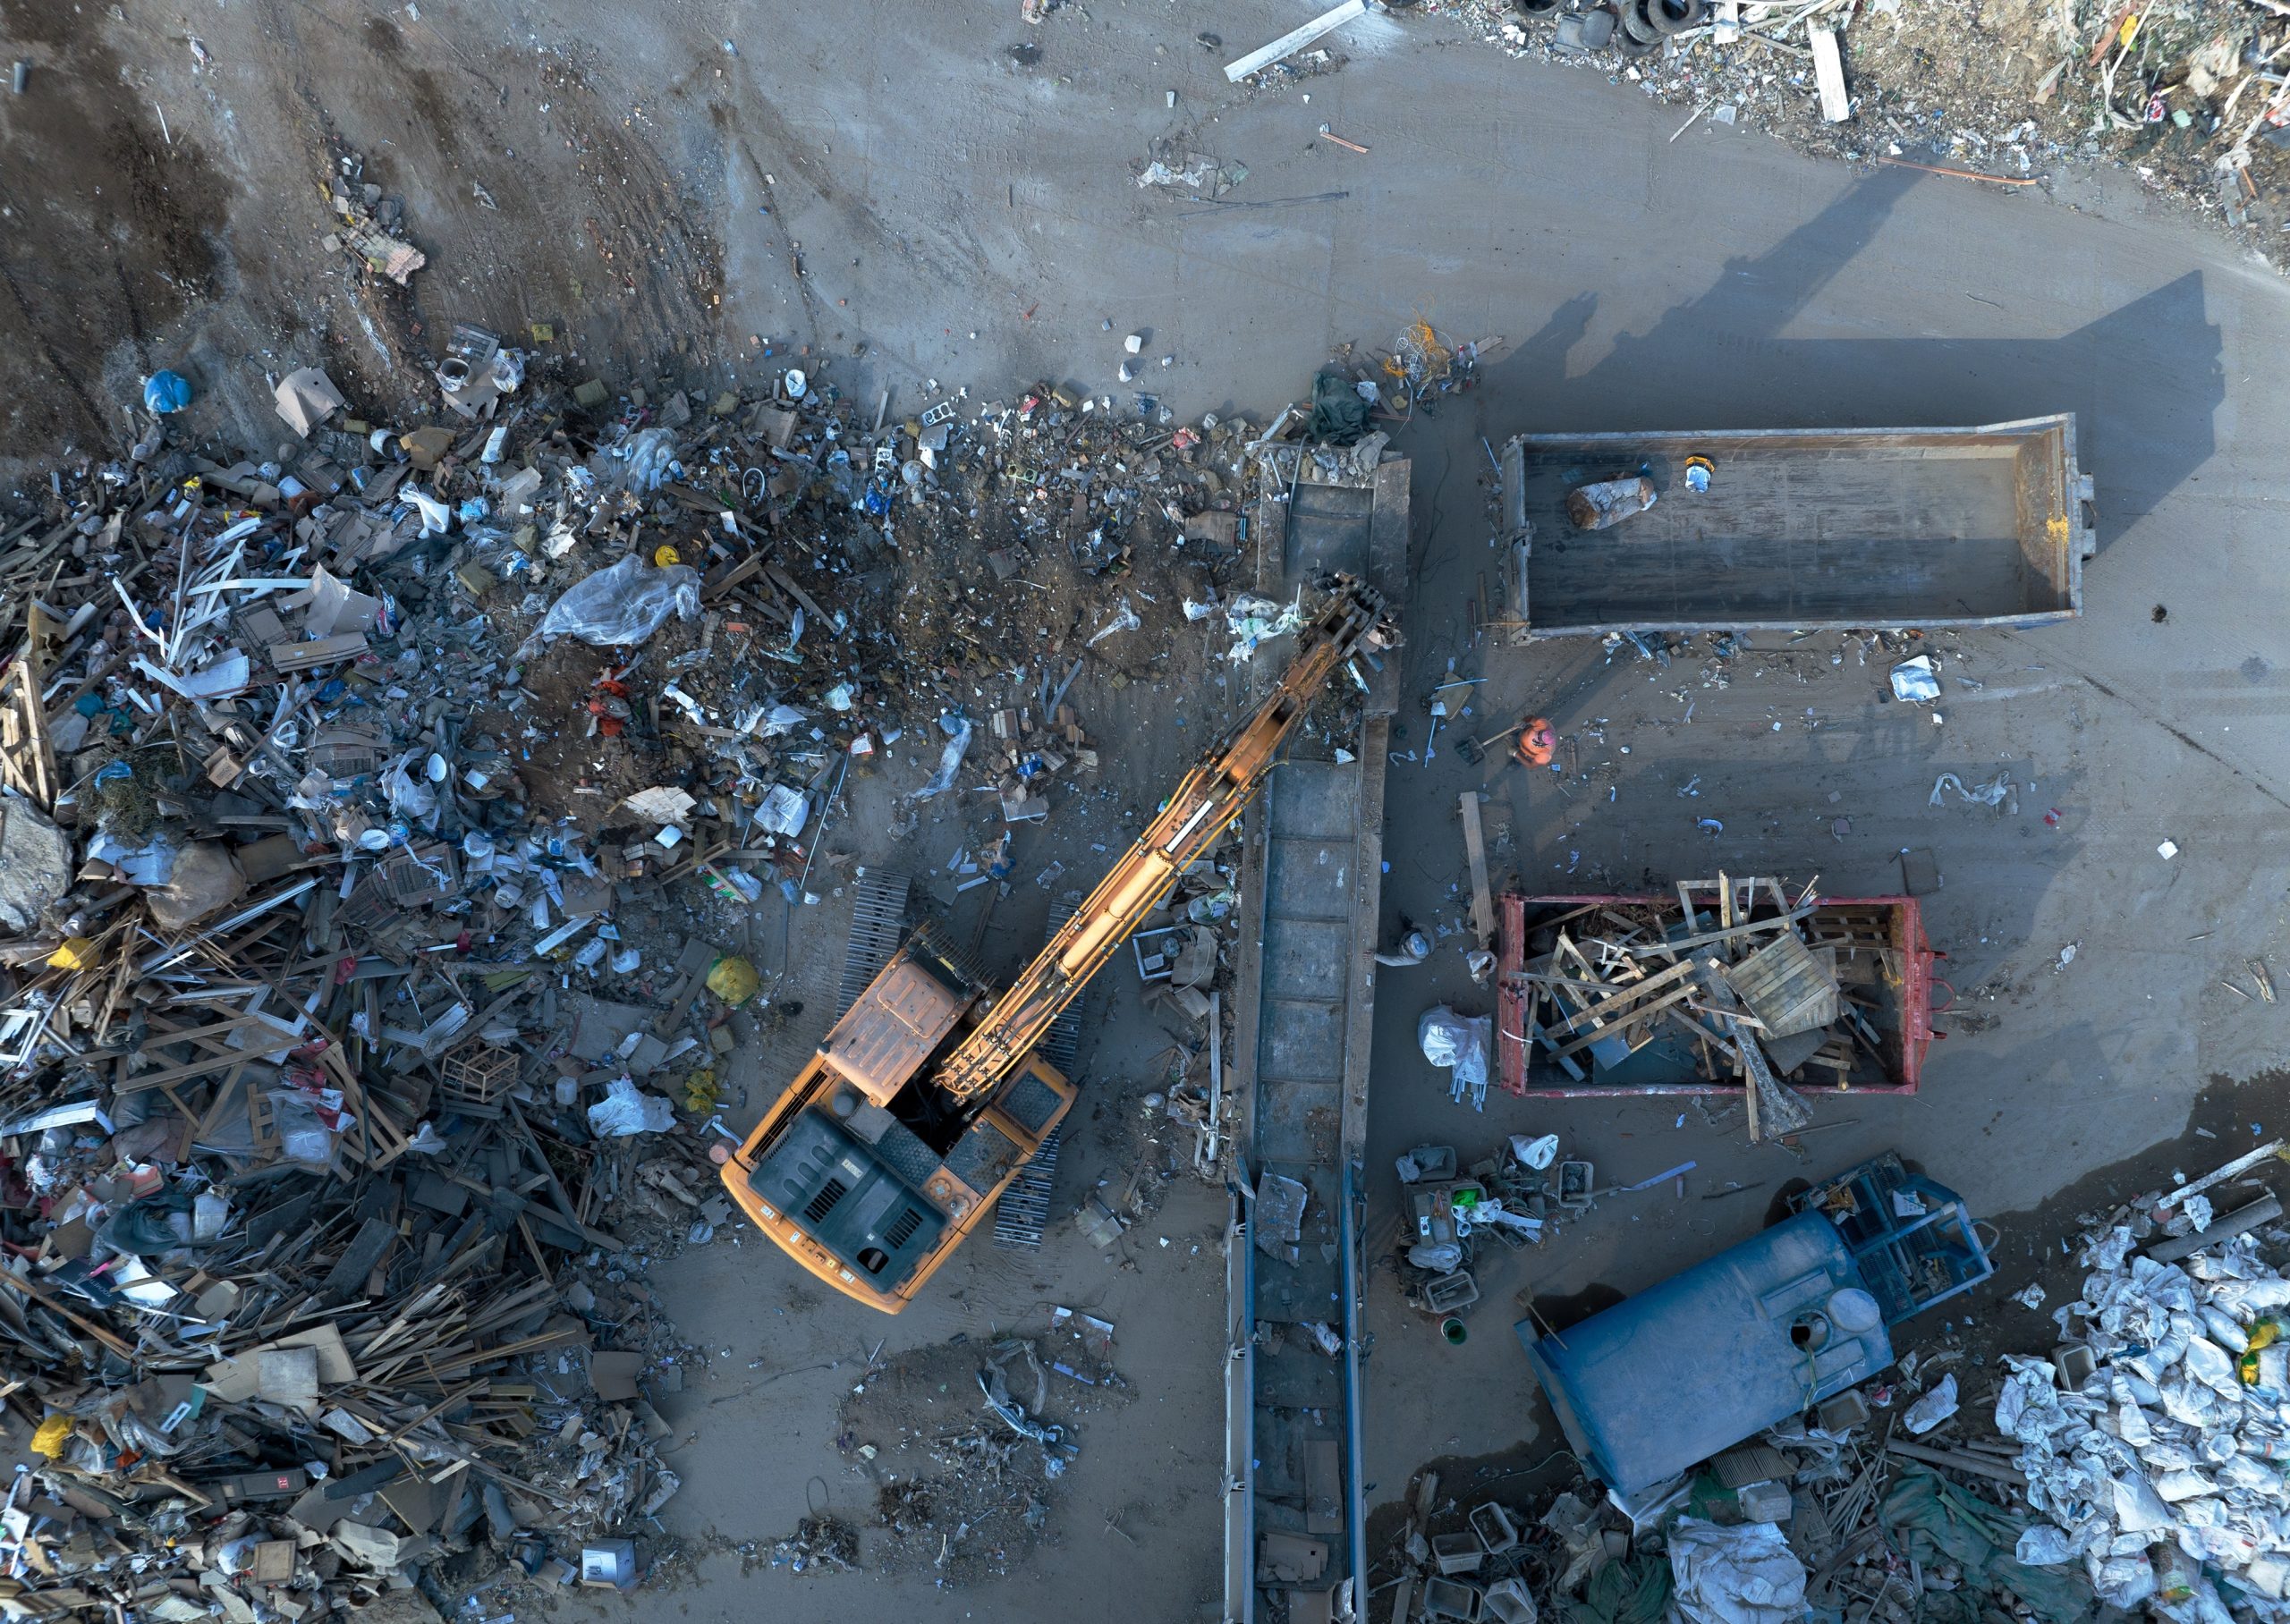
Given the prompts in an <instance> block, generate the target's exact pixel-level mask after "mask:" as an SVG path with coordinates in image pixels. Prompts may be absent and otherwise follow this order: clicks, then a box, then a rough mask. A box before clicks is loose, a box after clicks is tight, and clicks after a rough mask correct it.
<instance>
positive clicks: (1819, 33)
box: [1805, 22, 1853, 124]
mask: <svg viewBox="0 0 2290 1624" xmlns="http://www.w3.org/2000/svg"><path fill="white" fill-rule="evenodd" d="M1805 38H1806V40H1807V41H1808V42H1809V43H1810V44H1811V46H1812V47H1813V82H1814V83H1815V84H1816V85H1817V86H1819V89H1820V93H1821V118H1822V120H1823V122H1825V123H1831V124H1842V123H1845V122H1846V121H1847V120H1849V119H1850V118H1852V116H1853V97H1852V96H1851V95H1850V94H1849V93H1848V92H1847V91H1846V90H1845V53H1844V51H1843V50H1842V49H1840V48H1839V47H1838V46H1837V43H1836V30H1835V29H1832V28H1824V27H1822V26H1821V25H1820V24H1819V23H1817V22H1816V23H1807V24H1806V25H1805Z"/></svg>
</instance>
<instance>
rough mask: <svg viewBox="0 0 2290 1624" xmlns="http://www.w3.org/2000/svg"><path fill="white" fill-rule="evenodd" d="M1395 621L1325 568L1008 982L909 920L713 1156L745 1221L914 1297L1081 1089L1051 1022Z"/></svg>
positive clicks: (803, 1253)
mask: <svg viewBox="0 0 2290 1624" xmlns="http://www.w3.org/2000/svg"><path fill="white" fill-rule="evenodd" d="M1394 640H1395V639H1394V637H1393V634H1392V631H1391V629H1390V627H1389V626H1388V624H1387V622H1386V620H1385V609H1384V602H1383V599H1382V597H1381V596H1380V595H1379V594H1378V593H1376V592H1375V591H1373V590H1372V589H1370V588H1367V587H1365V586H1362V585H1361V584H1360V583H1358V582H1356V581H1353V580H1352V579H1349V578H1347V577H1342V576H1339V577H1337V578H1336V588H1335V590H1334V592H1333V594H1332V595H1331V596H1329V598H1328V599H1327V603H1326V604H1325V605H1323V606H1322V608H1321V609H1320V611H1319V613H1318V615H1316V616H1315V617H1314V619H1313V620H1312V622H1310V624H1309V625H1307V626H1306V627H1305V628H1304V629H1303V630H1302V631H1301V632H1300V633H1299V634H1298V639H1297V646H1296V653H1295V656H1294V657H1293V659H1292V660H1291V661H1290V662H1289V664H1288V667H1287V669H1286V670H1285V672H1282V674H1281V677H1280V681H1279V683H1278V685H1277V686H1276V688H1275V689H1274V690H1273V692H1272V694H1271V695H1270V696H1269V697H1268V698H1267V699H1266V700H1265V702H1264V703H1263V704H1262V705H1261V706H1258V707H1257V709H1256V711H1255V712H1254V713H1253V714H1252V715H1250V716H1248V717H1247V718H1246V719H1244V720H1243V722H1241V723H1239V725H1237V726H1236V727H1234V729H1233V731H1232V732H1229V733H1227V734H1226V736H1225V737H1224V739H1223V740H1220V741H1219V742H1218V743H1217V745H1216V746H1215V747H1214V748H1212V749H1209V751H1208V753H1207V754H1206V755H1204V756H1203V757H1202V758H1201V760H1200V763H1199V765H1196V766H1195V767H1194V768H1193V769H1192V771H1191V772H1190V773H1188V774H1185V777H1184V780H1183V782H1181V783H1180V784H1179V785H1178V786H1177V790H1176V792H1175V794H1173V795H1171V796H1170V797H1169V799H1168V800H1167V802H1166V804H1165V805H1164V806H1163V807H1162V808H1161V810H1160V812H1159V814H1158V816H1155V818H1154V819H1153V821H1152V823H1151V824H1150V825H1148V826H1147V828H1146V830H1145V832H1144V833H1142V834H1141V835H1140V836H1139V837H1138V839H1137V842H1136V843H1135V844H1134V845H1132V846H1131V847H1130V849H1129V850H1128V851H1127V852H1125V853H1124V855H1123V856H1122V858H1121V859H1120V860H1119V861H1118V862H1116V863H1115V865H1114V866H1113V867H1112V869H1111V870H1109V871H1108V872H1107V875H1106V876H1105V878H1104V879H1102V880H1101V881H1099V882H1098V886H1097V889H1096V890H1094V891H1092V892H1090V897H1089V900H1088V901H1085V902H1083V903H1082V905H1081V908H1080V909H1078V910H1076V912H1075V913H1074V914H1073V918H1070V919H1068V920H1067V921H1066V922H1065V923H1064V925H1063V926H1059V927H1058V929H1057V931H1056V934H1055V935H1052V936H1051V938H1050V940H1049V942H1048V943H1047V945H1046V946H1044V947H1043V949H1042V950H1041V952H1039V953H1037V954H1036V955H1035V956H1034V959H1033V961H1032V962H1031V963H1030V964H1029V965H1027V966H1026V968H1024V969H1023V970H1022V971H1021V972H1020V973H1019V975H1018V977H1017V978H1016V979H1015V980H1014V981H1013V982H1012V983H1011V984H1010V985H1009V987H1008V989H1007V990H1006V991H1004V992H1002V993H1001V994H998V995H997V994H995V993H994V992H993V991H992V989H991V988H989V987H988V986H987V985H985V984H984V983H983V981H982V980H981V979H980V977H978V976H977V975H976V974H975V973H974V972H972V971H971V969H969V968H967V967H966V966H965V965H964V964H963V962H962V961H961V960H959V959H958V958H957V957H956V956H955V955H954V954H953V953H951V952H947V951H946V950H945V949H943V948H941V947H940V946H938V945H937V943H935V942H934V941H933V940H932V939H931V938H930V937H929V934H928V933H927V932H918V933H917V934H916V935H914V936H912V937H911V938H909V939H908V941H907V942H906V943H905V944H904V945H903V946H902V947H900V949H899V950H898V952H895V953H894V954H893V955H892V956H891V960H890V962H889V963H888V964H886V965H885V966H884V967H883V969H882V971H881V972H880V973H879V974H878V975H877V976H876V977H875V979H874V980H873V981H872V982H870V983H869V985H868V986H867V989H866V990H865V991H864V992H862V993H861V994H860V995H859V997H858V999H857V1000H856V1001H855V1002H852V1006H851V1008H850V1009H849V1010H848V1011H846V1012H845V1013H844V1016H843V1018H842V1019H840V1020H838V1021H836V1022H835V1025H834V1027H833V1028H830V1029H829V1031H828V1032H827V1036H826V1037H825V1038H824V1039H823V1040H822V1041H821V1042H820V1044H819V1047H818V1052H817V1053H815V1054H813V1055H812V1056H811V1058H810V1061H809V1062H807V1063H806V1064H805V1065H804V1067H803V1070H802V1071H801V1072H800V1073H798V1074H797V1076H796V1077H795V1078H794V1080H793V1082H792V1083H790V1084H789V1085H788V1087H787V1089H786V1090H785V1093H783V1094H782V1095H780V1096H779V1098H778V1099H777V1100H776V1102H775V1103H774V1104H772V1106H771V1108H770V1109H769V1110H768V1111H766V1112H764V1115H763V1120H762V1121H760V1122H759V1123H758V1124H757V1126H756V1128H755V1130H754V1131H753V1132H752V1133H751V1134H750V1135H749V1136H748V1138H747V1139H746V1140H745V1141H744V1142H743V1143H742V1145H741V1146H740V1148H739V1149H738V1151H737V1152H735V1153H734V1155H733V1156H732V1158H731V1160H730V1161H729V1162H727V1163H725V1167H724V1183H725V1188H727V1189H729V1191H730V1192H731V1194H732V1197H733V1198H734V1200H735V1201H737V1202H738V1203H739V1205H740V1206H741V1208H742V1210H743V1211H744V1212H745V1213H746V1214H747V1215H748V1217H749V1218H750V1219H751V1221H753V1222H754V1223H755V1224H756V1226H757V1227H758V1228H759V1229H760V1230H761V1231H763V1232H764V1233H765V1234H767V1235H768V1236H769V1237H770V1238H771V1239H772V1240H773V1241H774V1242H775V1243H776V1244H777V1245H778V1246H779V1247H780V1248H782V1249H784V1250H785V1251H786V1252H787V1253H788V1254H789V1255H790V1256H793V1257H794V1258H795V1260H796V1261H797V1262H799V1263H801V1264H802V1265H803V1266H804V1267H805V1268H806V1269H809V1270H810V1272H811V1273H813V1274H816V1275H818V1277H819V1278H820V1279H821V1280H823V1281H827V1283H828V1284H829V1285H832V1286H834V1287H835V1289H836V1290H839V1291H841V1292H843V1293H844V1295H845V1296H847V1297H851V1298H856V1299H857V1300H859V1301H861V1302H863V1303H866V1304H868V1305H869V1306H870V1307H876V1308H879V1309H882V1310H883V1311H884V1312H886V1313H889V1314H895V1313H897V1312H898V1311H899V1310H900V1309H902V1308H903V1307H905V1306H906V1305H907V1304H908V1303H909V1302H911V1301H912V1300H913V1298H914V1296H915V1294H916V1292H917V1291H918V1290H920V1288H921V1285H922V1283H923V1281H926V1280H927V1279H928V1278H929V1275H930V1274H931V1273H932V1272H933V1271H934V1270H936V1269H937V1266H938V1265H940V1264H941V1263H943V1262H944V1261H945V1260H946V1257H947V1256H950V1255H951V1254H952V1253H953V1251H954V1248H955V1247H956V1246H958V1245H959V1244H960V1243H961V1241H962V1239H963V1237H964V1236H965V1235H967V1234H968V1233H969V1232H970V1231H971V1230H972V1229H973V1228H974V1227H976V1225H977V1224H978V1223H979V1222H980V1220H981V1219H982V1218H983V1217H984V1216H985V1214H986V1213H987V1212H988V1209H989V1208H990V1207H991V1206H992V1205H993V1203H994V1198H995V1197H997V1196H998V1195H999V1194H1000V1193H1001V1191H1002V1190H1003V1188H1005V1186H1007V1185H1008V1184H1009V1182H1010V1181H1011V1180H1013V1179H1014V1178H1015V1177H1016V1176H1017V1174H1018V1171H1019V1170H1020V1169H1022V1167H1023V1166H1024V1165H1025V1163H1026V1161H1027V1159H1028V1158H1029V1157H1031V1155H1033V1153H1034V1151H1035V1150H1036V1149H1037V1148H1038V1147H1039V1146H1040V1144H1041V1142H1042V1140H1043V1139H1044V1138H1047V1136H1048V1134H1049V1132H1050V1131H1051V1129H1054V1128H1056V1126H1057V1124H1058V1122H1059V1121H1061V1120H1063V1118H1064V1115H1065V1112H1066V1111H1067V1110H1068V1109H1069V1108H1070V1107H1071V1106H1072V1104H1073V1095H1074V1088H1073V1084H1072V1083H1071V1082H1070V1081H1068V1080H1067V1079H1066V1078H1064V1077H1063V1076H1061V1075H1060V1074H1059V1073H1058V1071H1057V1070H1056V1068H1055V1067H1053V1066H1051V1065H1050V1064H1049V1063H1048V1062H1047V1061H1045V1060H1044V1059H1043V1058H1042V1057H1041V1055H1040V1053H1039V1052H1038V1050H1037V1047H1036V1045H1039V1044H1040V1043H1041V1042H1042V1040H1043V1039H1044V1038H1045V1037H1046V1036H1047V1034H1048V1032H1049V1028H1050V1026H1051V1024H1052V1023H1053V1022H1055V1021H1056V1019H1057V1017H1058V1015H1059V1013H1060V1012H1061V1011H1064V1009H1065V1007H1066V1006H1067V1005H1068V1004H1069V1003H1071V1002H1073V1000H1074V999H1075V998H1077V997H1079V996H1080V995H1081V991H1082V989H1083V988H1084V987H1085V986H1087V985H1089V980H1090V977H1092V976H1094V975H1095V974H1097V972H1098V969H1099V968H1102V967H1103V966H1104V964H1105V962H1106V960H1107V959H1108V958H1110V957H1111V956H1112V955H1113V953H1114V952H1115V950H1117V949H1118V948H1119V947H1120V946H1121V944H1122V943H1124V942H1125V941H1127V940H1128V939H1129V937H1130V935H1132V933H1133V932H1134V931H1135V930H1136V929H1137V927H1138V926H1139V925H1140V924H1141V922H1142V921H1143V920H1144V919H1145V918H1146V917H1147V916H1148V915H1149V914H1150V913H1151V912H1152V911H1153V909H1156V908H1158V907H1159V906H1160V903H1161V901H1162V899H1163V898H1165V897H1166V896H1167V895H1168V893H1169V891H1170V889H1171V887H1173V886H1174V885H1175V884H1176V882H1177V878H1178V876H1179V875H1182V874H1183V873H1184V871H1185V868H1186V867H1187V866H1188V865H1189V864H1191V863H1192V861H1193V860H1194V859H1196V858H1199V857H1200V856H1201V855H1202V854H1203V853H1205V852H1207V851H1208V850H1209V849H1210V848H1211V847H1212V846H1214V845H1215V844H1216V842H1217V839H1218V838H1219V837H1220V836H1221V835H1222V834H1223V833H1224V832H1225V831H1226V828H1228V827H1229V826H1230V825H1232V823H1233V821H1234V819H1235V818H1237V817H1238V816H1240V815H1241V813H1242V811H1243V808H1246V806H1247V805H1248V802H1249V799H1250V797H1251V796H1252V795H1253V794H1254V793H1255V792H1256V791H1257V789H1258V787H1259V786H1260V785H1261V784H1262V782H1264V778H1265V774H1267V773H1268V772H1269V771H1270V770H1271V767H1272V765H1273V762H1274V760H1275V758H1276V756H1277V754H1278V752H1279V749H1280V746H1281V744H1282V742H1283V741H1284V740H1285V739H1286V738H1287V736H1288V733H1289V731H1290V730H1291V729H1292V728H1293V727H1294V726H1295V725H1296V723H1298V722H1299V721H1301V720H1302V717H1303V715H1304V713H1305V712H1306V711H1307V710H1308V709H1310V706H1311V704H1312V701H1313V700H1314V699H1315V698H1317V697H1318V696H1319V693H1320V691H1321V690H1322V689H1325V688H1326V687H1327V684H1328V682H1329V681H1331V680H1332V679H1333V678H1334V677H1335V675H1336V672H1338V671H1340V670H1342V669H1343V668H1344V664H1345V663H1346V662H1347V661H1349V660H1350V659H1351V658H1352V657H1353V656H1354V655H1355V654H1358V653H1361V652H1363V651H1365V652H1369V653H1371V654H1372V653H1373V652H1374V651H1376V650H1378V649H1381V648H1384V647H1389V646H1390V645H1391V644H1392V642H1393V641H1394Z"/></svg>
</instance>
